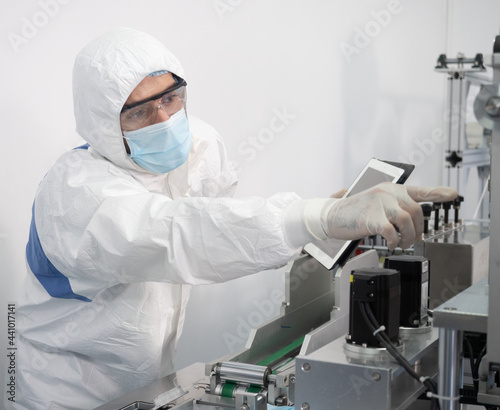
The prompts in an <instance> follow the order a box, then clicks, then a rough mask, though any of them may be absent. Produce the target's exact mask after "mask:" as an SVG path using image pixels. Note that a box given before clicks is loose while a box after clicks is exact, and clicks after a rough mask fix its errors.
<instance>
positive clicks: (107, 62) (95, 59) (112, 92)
mask: <svg viewBox="0 0 500 410" xmlns="http://www.w3.org/2000/svg"><path fill="white" fill-rule="evenodd" d="M159 70H167V71H169V72H171V73H174V74H176V75H178V76H179V77H182V78H184V70H183V69H182V66H181V65H180V63H179V61H178V60H177V58H176V57H175V56H174V55H173V54H172V53H171V52H170V51H169V50H167V49H166V48H165V46H163V44H161V43H160V42H159V41H158V40H156V39H155V38H153V37H151V36H150V35H148V34H145V33H143V32H140V31H137V30H133V29H129V28H117V29H114V30H112V31H110V32H108V33H106V34H104V35H103V36H101V37H99V38H97V39H96V40H94V41H93V42H91V43H90V44H89V45H87V46H86V47H85V48H84V49H83V50H82V51H81V52H80V53H79V54H78V55H77V57H76V60H75V65H74V68H73V102H74V110H75V120H76V130H77V132H78V134H79V135H80V136H81V137H82V138H83V139H84V140H85V141H87V142H88V143H89V144H90V145H91V146H92V148H93V149H94V150H95V151H97V152H98V153H99V154H101V155H102V156H103V157H105V158H107V159H108V160H110V161H112V162H113V163H115V164H117V165H119V166H121V167H124V168H128V169H133V170H142V171H144V170H143V169H142V168H140V167H139V166H138V165H137V164H135V162H134V161H133V160H132V159H131V158H130V157H129V156H128V155H127V152H126V150H125V146H124V144H123V136H122V131H121V127H120V111H121V109H122V107H123V104H124V103H125V101H126V100H127V98H128V97H129V95H130V93H131V92H132V91H133V90H134V88H135V87H136V86H137V85H138V84H139V83H140V82H141V81H142V80H143V79H144V78H145V77H146V76H147V75H148V74H150V73H153V72H155V71H159Z"/></svg>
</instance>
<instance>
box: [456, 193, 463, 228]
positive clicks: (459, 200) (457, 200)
mask: <svg viewBox="0 0 500 410" xmlns="http://www.w3.org/2000/svg"><path fill="white" fill-rule="evenodd" d="M463 201H464V197H463V196H461V195H459V196H457V197H456V198H455V199H454V201H453V209H454V210H455V224H458V223H459V220H460V219H459V218H458V212H459V210H460V204H461V203H462V202H463Z"/></svg>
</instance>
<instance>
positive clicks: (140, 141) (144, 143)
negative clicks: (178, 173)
mask: <svg viewBox="0 0 500 410" xmlns="http://www.w3.org/2000/svg"><path fill="white" fill-rule="evenodd" d="M123 135H124V136H125V139H126V140H127V144H128V146H129V148H130V157H131V158H132V159H133V160H134V162H135V163H136V164H138V165H139V166H141V167H142V168H144V169H147V170H148V171H152V172H155V173H157V174H165V173H167V172H170V171H172V170H174V169H175V168H177V167H180V166H181V165H182V164H184V163H185V162H186V161H187V159H188V157H189V152H190V151H191V145H193V137H192V135H191V132H190V131H189V123H188V120H187V117H186V113H185V111H184V110H183V109H182V110H180V111H178V112H176V113H175V114H174V115H172V116H171V117H170V118H169V119H168V120H167V121H164V122H160V123H157V124H153V125H148V126H147V127H144V128H140V129H138V130H135V131H123Z"/></svg>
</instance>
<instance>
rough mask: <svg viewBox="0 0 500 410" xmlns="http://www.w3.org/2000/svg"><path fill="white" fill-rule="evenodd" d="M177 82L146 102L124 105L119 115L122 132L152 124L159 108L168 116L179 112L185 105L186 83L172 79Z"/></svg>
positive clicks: (180, 79) (179, 79) (177, 78)
mask: <svg viewBox="0 0 500 410" xmlns="http://www.w3.org/2000/svg"><path fill="white" fill-rule="evenodd" d="M174 78H175V79H176V81H177V83H176V84H174V85H173V86H172V87H169V88H167V89H166V90H165V91H162V92H161V93H159V94H155V95H153V96H152V97H149V98H148V99H146V100H142V101H137V102H135V103H132V104H127V105H124V106H123V108H122V110H121V113H120V123H121V127H122V130H124V131H135V130H138V129H139V128H144V127H147V126H148V125H151V124H154V123H155V121H156V115H157V113H158V110H159V109H160V108H161V109H162V110H163V111H165V113H167V115H168V116H171V115H173V114H175V113H176V112H178V111H179V110H181V109H182V108H183V107H184V105H185V103H186V85H187V83H186V81H185V80H183V79H182V78H180V77H177V76H175V77H174Z"/></svg>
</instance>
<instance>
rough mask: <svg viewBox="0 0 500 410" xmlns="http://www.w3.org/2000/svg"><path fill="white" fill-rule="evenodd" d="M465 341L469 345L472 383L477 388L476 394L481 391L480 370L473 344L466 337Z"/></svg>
mask: <svg viewBox="0 0 500 410" xmlns="http://www.w3.org/2000/svg"><path fill="white" fill-rule="evenodd" d="M464 342H465V344H466V345H467V351H468V353H469V361H470V372H471V375H472V383H474V388H475V389H476V394H477V392H478V391H479V376H478V371H477V370H476V364H475V362H474V349H473V348H472V344H471V342H470V341H469V339H467V338H466V337H464Z"/></svg>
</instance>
